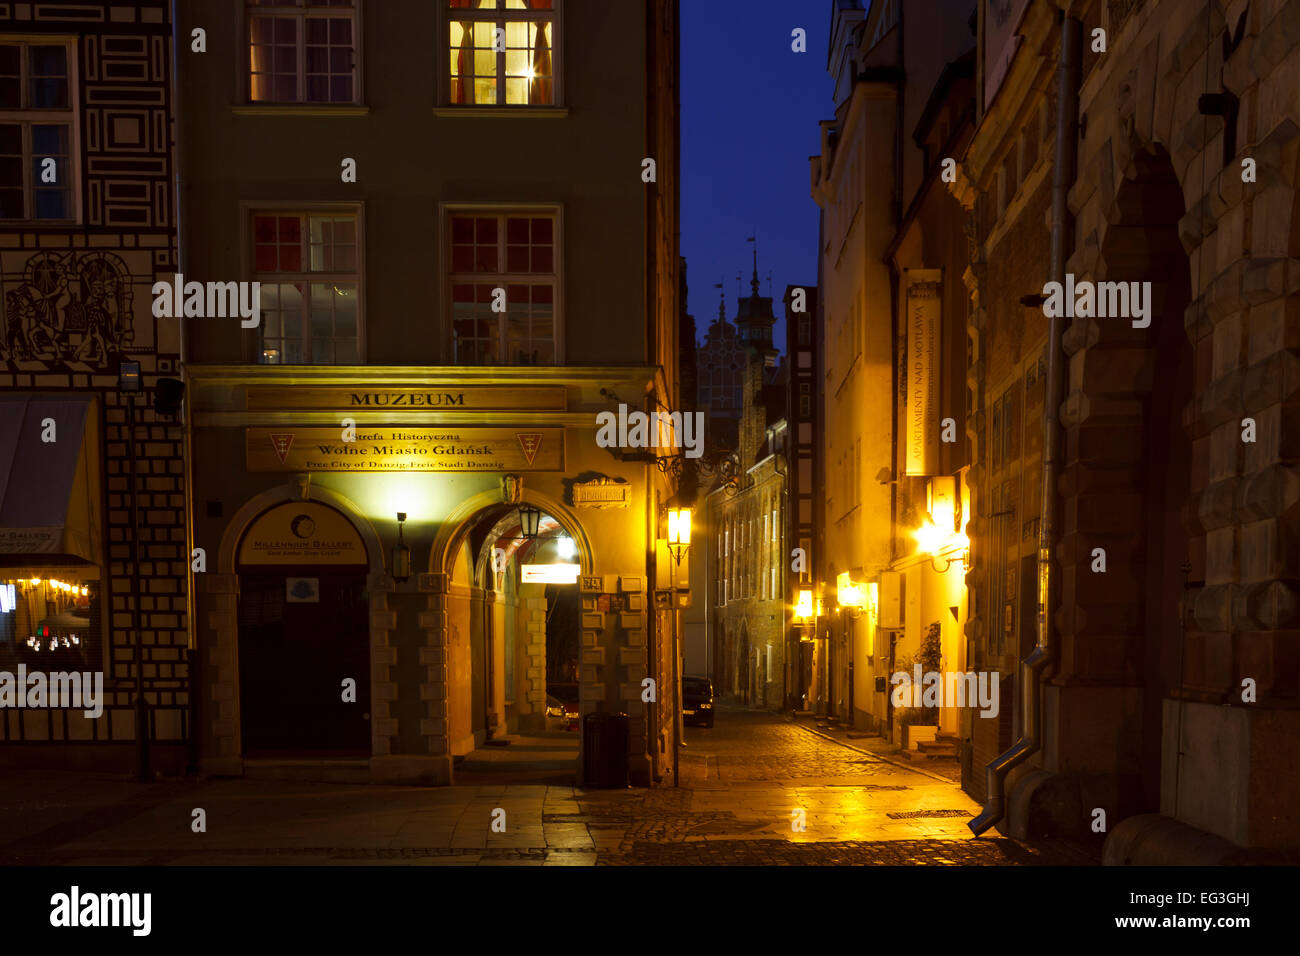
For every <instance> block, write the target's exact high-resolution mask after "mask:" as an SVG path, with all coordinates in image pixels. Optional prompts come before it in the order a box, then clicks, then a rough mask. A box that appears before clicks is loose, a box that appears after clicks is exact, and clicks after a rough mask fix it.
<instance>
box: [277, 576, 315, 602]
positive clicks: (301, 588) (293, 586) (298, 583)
mask: <svg viewBox="0 0 1300 956" xmlns="http://www.w3.org/2000/svg"><path fill="white" fill-rule="evenodd" d="M284 600H285V603H287V604H319V603H320V578H285V579H284Z"/></svg>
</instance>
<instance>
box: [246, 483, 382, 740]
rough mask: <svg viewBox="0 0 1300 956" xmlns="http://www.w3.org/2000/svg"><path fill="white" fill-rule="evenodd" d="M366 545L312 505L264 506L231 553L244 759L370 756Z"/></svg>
mask: <svg viewBox="0 0 1300 956" xmlns="http://www.w3.org/2000/svg"><path fill="white" fill-rule="evenodd" d="M366 558H367V555H366V550H365V547H364V545H363V544H362V543H361V539H360V536H359V535H358V534H357V532H356V530H355V528H353V527H352V525H351V523H350V522H348V520H347V519H346V518H345V517H344V516H343V515H341V514H340V513H338V512H336V511H334V510H333V509H331V508H328V507H326V506H324V505H321V504H318V503H314V502H290V503H288V504H285V505H277V506H276V507H274V508H271V509H269V510H268V511H267V512H264V513H263V515H262V516H260V517H259V518H258V519H257V520H256V521H254V522H253V524H252V525H251V526H250V527H249V530H248V532H247V533H246V534H245V536H244V540H243V542H242V543H241V545H240V549H239V565H238V572H239V701H240V728H241V732H242V738H243V739H242V752H243V755H244V756H245V757H246V758H250V757H251V758H258V757H262V758H269V757H308V758H311V757H315V758H336V759H337V758H366V757H369V756H370V752H371V732H370V728H371V722H370V653H369V652H370V631H369V626H370V623H369V602H368V598H367V593H366V575H367V572H368V565H367V564H366Z"/></svg>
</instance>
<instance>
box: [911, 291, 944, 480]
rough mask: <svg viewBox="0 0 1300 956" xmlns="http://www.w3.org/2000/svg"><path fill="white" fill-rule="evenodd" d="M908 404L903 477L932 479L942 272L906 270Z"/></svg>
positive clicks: (935, 454) (936, 445)
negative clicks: (929, 476) (914, 476)
mask: <svg viewBox="0 0 1300 956" xmlns="http://www.w3.org/2000/svg"><path fill="white" fill-rule="evenodd" d="M904 281H905V283H906V290H905V292H906V295H905V299H904V301H905V302H906V303H907V396H906V398H907V404H906V420H905V422H904V435H905V436H906V443H905V448H904V457H903V474H905V475H933V474H935V473H936V472H937V471H938V469H939V369H938V365H939V320H940V311H941V309H942V308H943V300H942V299H941V298H940V296H939V292H940V290H941V289H942V287H943V270H941V269H908V270H907V271H906V273H905V279H904Z"/></svg>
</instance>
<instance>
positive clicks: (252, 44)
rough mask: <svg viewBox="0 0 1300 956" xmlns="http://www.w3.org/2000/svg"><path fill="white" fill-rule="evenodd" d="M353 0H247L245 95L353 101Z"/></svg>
mask: <svg viewBox="0 0 1300 956" xmlns="http://www.w3.org/2000/svg"><path fill="white" fill-rule="evenodd" d="M356 37H357V0H248V49H249V99H250V100H252V101H253V102H254V103H321V104H326V103H356V102H358V95H357V94H358V90H357V40H356Z"/></svg>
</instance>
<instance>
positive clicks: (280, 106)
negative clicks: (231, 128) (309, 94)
mask: <svg viewBox="0 0 1300 956" xmlns="http://www.w3.org/2000/svg"><path fill="white" fill-rule="evenodd" d="M230 112H231V113H233V114H234V115H235V116H365V115H366V114H367V113H369V112H370V107H369V106H348V105H341V104H340V105H331V104H321V105H319V106H317V105H312V104H309V103H244V104H241V105H238V106H232V107H231V108H230Z"/></svg>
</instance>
